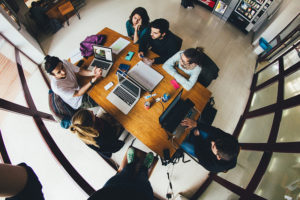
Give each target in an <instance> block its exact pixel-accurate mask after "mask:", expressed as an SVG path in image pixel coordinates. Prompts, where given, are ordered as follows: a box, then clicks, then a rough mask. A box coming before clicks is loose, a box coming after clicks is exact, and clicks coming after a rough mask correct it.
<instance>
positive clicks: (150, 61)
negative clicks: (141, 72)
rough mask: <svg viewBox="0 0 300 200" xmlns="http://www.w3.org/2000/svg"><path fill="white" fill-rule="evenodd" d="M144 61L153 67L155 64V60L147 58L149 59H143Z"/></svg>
mask: <svg viewBox="0 0 300 200" xmlns="http://www.w3.org/2000/svg"><path fill="white" fill-rule="evenodd" d="M142 61H143V62H144V63H145V64H147V65H150V66H151V65H152V64H153V62H154V59H150V58H147V57H143V58H142Z"/></svg>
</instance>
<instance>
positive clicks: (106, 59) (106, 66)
mask: <svg viewBox="0 0 300 200" xmlns="http://www.w3.org/2000/svg"><path fill="white" fill-rule="evenodd" d="M93 50H94V59H93V61H92V62H91V64H90V66H89V67H88V70H93V68H94V67H98V68H101V69H102V77H106V76H107V74H108V72H109V70H110V68H111V66H112V65H113V64H114V63H113V54H112V49H111V48H108V47H104V46H99V45H94V46H93Z"/></svg>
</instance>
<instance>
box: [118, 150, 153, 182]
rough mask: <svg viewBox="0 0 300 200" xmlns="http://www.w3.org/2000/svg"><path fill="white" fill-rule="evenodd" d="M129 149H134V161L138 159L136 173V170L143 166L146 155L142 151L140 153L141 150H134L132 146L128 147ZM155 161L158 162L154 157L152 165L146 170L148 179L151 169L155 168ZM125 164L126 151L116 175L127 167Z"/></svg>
mask: <svg viewBox="0 0 300 200" xmlns="http://www.w3.org/2000/svg"><path fill="white" fill-rule="evenodd" d="M130 147H132V148H134V156H135V159H137V158H138V159H137V160H138V161H139V162H138V163H137V164H136V171H137V169H138V168H139V167H140V166H141V165H142V164H143V161H144V158H145V157H146V155H147V153H146V152H144V151H142V150H139V149H137V148H135V147H133V146H130ZM157 161H158V158H157V156H156V157H154V160H153V163H152V165H151V167H150V168H149V169H148V178H149V177H150V176H151V174H152V172H153V169H154V168H155V166H156V163H157ZM127 163H128V161H127V151H126V153H125V156H124V158H123V160H122V163H121V165H120V167H119V169H118V173H119V172H121V171H122V170H123V169H124V168H125V166H126V165H127Z"/></svg>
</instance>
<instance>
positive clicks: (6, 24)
mask: <svg viewBox="0 0 300 200" xmlns="http://www.w3.org/2000/svg"><path fill="white" fill-rule="evenodd" d="M0 32H1V34H3V35H4V36H5V37H6V38H7V39H8V40H9V41H10V42H12V43H13V44H14V45H15V46H16V47H17V48H18V49H20V50H21V51H23V52H24V53H25V54H27V55H28V56H29V57H30V58H31V59H33V60H34V61H35V62H36V63H38V64H40V63H41V62H42V61H43V59H44V57H45V54H44V52H43V50H42V49H41V47H40V45H39V43H38V42H37V41H36V40H35V39H34V38H33V37H32V36H31V35H30V34H29V33H28V32H27V31H26V29H25V27H24V26H22V25H21V30H18V25H17V24H16V23H15V22H14V21H13V20H12V19H10V18H9V17H8V16H7V14H6V13H5V11H4V10H3V9H2V8H0Z"/></svg>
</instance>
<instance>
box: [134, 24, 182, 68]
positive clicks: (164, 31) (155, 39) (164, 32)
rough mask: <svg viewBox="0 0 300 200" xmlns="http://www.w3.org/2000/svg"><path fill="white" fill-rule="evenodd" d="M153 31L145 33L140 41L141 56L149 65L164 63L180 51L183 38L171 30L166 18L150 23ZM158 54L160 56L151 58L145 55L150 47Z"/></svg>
mask: <svg viewBox="0 0 300 200" xmlns="http://www.w3.org/2000/svg"><path fill="white" fill-rule="evenodd" d="M150 28H151V33H150V34H145V35H144V36H143V37H142V38H141V39H140V42H139V44H140V45H139V54H138V55H139V57H140V58H141V59H143V61H144V62H145V63H147V64H149V65H151V64H162V63H164V62H165V61H166V60H168V59H169V58H170V57H171V56H173V55H174V54H175V53H176V52H178V51H179V50H180V48H181V44H182V39H180V38H179V37H178V36H176V35H175V34H173V33H172V32H171V31H170V30H169V22H168V21H167V20H165V19H156V20H154V21H153V22H151V23H150ZM150 47H151V51H153V52H154V53H156V54H158V55H159V57H157V58H154V59H150V58H147V57H145V54H146V53H147V51H148V49H149V48H150Z"/></svg>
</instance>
